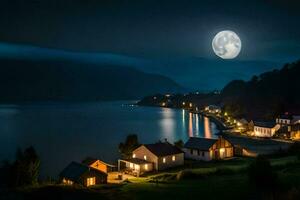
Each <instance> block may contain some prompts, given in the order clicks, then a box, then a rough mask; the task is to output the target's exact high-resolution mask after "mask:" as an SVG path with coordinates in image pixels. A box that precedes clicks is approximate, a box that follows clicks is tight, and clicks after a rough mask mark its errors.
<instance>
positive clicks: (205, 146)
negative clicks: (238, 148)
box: [183, 137, 233, 161]
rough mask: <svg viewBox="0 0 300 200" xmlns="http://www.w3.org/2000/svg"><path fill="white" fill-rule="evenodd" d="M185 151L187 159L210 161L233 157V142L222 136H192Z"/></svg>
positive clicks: (185, 145) (186, 144)
mask: <svg viewBox="0 0 300 200" xmlns="http://www.w3.org/2000/svg"><path fill="white" fill-rule="evenodd" d="M183 151H184V152H185V157H186V158H187V159H193V160H204V161H210V160H213V159H225V158H230V157H233V146H232V144H231V143H230V142H229V141H227V140H225V139H224V138H222V137H219V139H208V138H196V137H191V138H190V139H189V140H188V141H187V142H186V143H185V144H184V148H183Z"/></svg>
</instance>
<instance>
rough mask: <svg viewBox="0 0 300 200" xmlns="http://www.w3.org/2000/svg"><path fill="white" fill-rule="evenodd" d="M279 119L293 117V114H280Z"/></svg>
mask: <svg viewBox="0 0 300 200" xmlns="http://www.w3.org/2000/svg"><path fill="white" fill-rule="evenodd" d="M279 119H293V116H292V115H289V114H284V115H280V117H279Z"/></svg>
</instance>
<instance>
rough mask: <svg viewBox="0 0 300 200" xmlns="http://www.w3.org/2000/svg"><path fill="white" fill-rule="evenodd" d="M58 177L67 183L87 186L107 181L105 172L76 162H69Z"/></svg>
mask: <svg viewBox="0 0 300 200" xmlns="http://www.w3.org/2000/svg"><path fill="white" fill-rule="evenodd" d="M59 178H60V181H61V183H63V184H67V185H73V184H79V185H83V186H87V187H89V186H93V185H98V184H102V183H107V173H105V172H102V171H99V170H97V169H94V168H92V167H89V166H86V165H83V164H81V163H76V162H71V163H70V164H69V165H68V166H67V167H66V168H65V169H64V170H63V171H62V172H61V173H60V174H59Z"/></svg>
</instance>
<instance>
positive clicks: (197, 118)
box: [195, 114, 199, 136]
mask: <svg viewBox="0 0 300 200" xmlns="http://www.w3.org/2000/svg"><path fill="white" fill-rule="evenodd" d="M195 116H196V122H195V124H196V133H195V134H196V136H199V115H197V114H196V115H195Z"/></svg>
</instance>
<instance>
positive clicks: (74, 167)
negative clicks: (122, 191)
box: [59, 162, 107, 182]
mask: <svg viewBox="0 0 300 200" xmlns="http://www.w3.org/2000/svg"><path fill="white" fill-rule="evenodd" d="M89 171H94V172H95V173H99V174H102V175H107V174H106V173H104V172H101V171H99V170H95V169H93V168H90V167H88V166H86V165H83V164H80V163H77V162H71V163H70V164H69V165H68V166H67V167H66V168H65V169H63V171H62V172H61V173H60V174H59V176H60V177H63V178H67V179H69V180H71V181H74V182H76V181H78V180H79V179H80V177H81V176H82V175H83V174H84V173H86V172H89Z"/></svg>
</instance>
